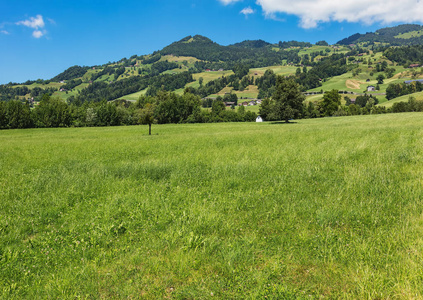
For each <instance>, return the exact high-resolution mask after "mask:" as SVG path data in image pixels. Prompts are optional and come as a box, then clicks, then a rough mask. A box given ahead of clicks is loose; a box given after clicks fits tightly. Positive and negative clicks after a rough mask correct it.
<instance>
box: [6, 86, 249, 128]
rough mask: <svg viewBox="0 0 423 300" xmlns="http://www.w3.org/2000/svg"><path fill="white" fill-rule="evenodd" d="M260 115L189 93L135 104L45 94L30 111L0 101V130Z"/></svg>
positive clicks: (23, 105)
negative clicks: (208, 104)
mask: <svg viewBox="0 0 423 300" xmlns="http://www.w3.org/2000/svg"><path fill="white" fill-rule="evenodd" d="M256 117H257V115H256V114H255V113H252V112H246V111H245V108H244V107H242V108H240V109H238V110H237V111H235V110H227V109H226V107H225V104H224V102H223V101H222V100H216V101H214V102H213V104H212V109H211V111H208V110H204V109H201V99H200V97H198V96H196V95H193V94H191V93H189V92H188V91H186V93H184V95H182V96H178V95H176V94H174V93H169V92H164V91H160V92H159V93H158V94H157V96H155V97H150V96H142V97H140V99H139V100H138V101H137V102H136V103H131V102H128V101H125V100H117V101H113V102H107V101H104V100H103V101H100V102H84V103H83V104H79V105H78V103H70V104H67V103H66V102H64V101H62V100H61V99H60V98H58V97H50V96H49V95H48V94H45V95H43V97H42V99H41V101H40V105H38V106H36V107H35V108H34V109H31V108H30V106H29V104H28V103H27V102H21V101H17V100H12V101H8V102H4V101H0V128H1V129H12V128H32V127H37V128H47V127H69V126H77V127H79V126H119V125H136V124H150V125H151V124H152V123H159V124H166V123H206V122H228V121H230V122H245V121H254V120H255V119H256Z"/></svg>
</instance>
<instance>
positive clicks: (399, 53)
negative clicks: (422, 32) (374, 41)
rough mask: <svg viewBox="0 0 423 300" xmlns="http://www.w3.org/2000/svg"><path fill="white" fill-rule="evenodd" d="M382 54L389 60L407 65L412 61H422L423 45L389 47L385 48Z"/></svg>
mask: <svg viewBox="0 0 423 300" xmlns="http://www.w3.org/2000/svg"><path fill="white" fill-rule="evenodd" d="M383 55H385V56H386V57H387V58H388V59H389V60H391V61H394V62H397V63H399V64H401V65H404V67H409V66H410V65H411V64H414V63H419V64H421V63H423V46H422V45H416V46H409V47H395V48H394V47H391V48H388V49H386V50H385V52H384V54H383Z"/></svg>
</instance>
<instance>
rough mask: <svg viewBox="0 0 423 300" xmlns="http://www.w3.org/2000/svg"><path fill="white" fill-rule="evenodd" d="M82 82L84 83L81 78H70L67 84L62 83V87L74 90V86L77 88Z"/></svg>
mask: <svg viewBox="0 0 423 300" xmlns="http://www.w3.org/2000/svg"><path fill="white" fill-rule="evenodd" d="M81 83H82V80H81V79H72V80H69V81H68V82H66V84H65V85H62V87H61V88H62V89H65V90H68V91H70V90H73V89H74V88H76V87H77V86H78V85H80V84H81Z"/></svg>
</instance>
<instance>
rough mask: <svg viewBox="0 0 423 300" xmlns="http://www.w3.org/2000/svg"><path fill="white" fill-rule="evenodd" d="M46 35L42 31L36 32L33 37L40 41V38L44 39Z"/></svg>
mask: <svg viewBox="0 0 423 300" xmlns="http://www.w3.org/2000/svg"><path fill="white" fill-rule="evenodd" d="M43 35H44V32H42V31H40V30H35V31H34V32H33V33H32V36H33V37H35V38H36V39H39V38H40V37H42V36H43Z"/></svg>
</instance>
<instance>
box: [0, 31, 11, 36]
mask: <svg viewBox="0 0 423 300" xmlns="http://www.w3.org/2000/svg"><path fill="white" fill-rule="evenodd" d="M0 33H2V34H6V35H7V34H10V32H9V31H6V30H1V31H0Z"/></svg>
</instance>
